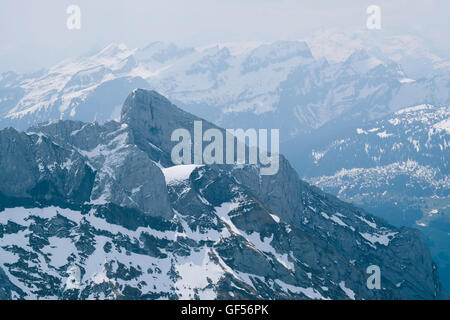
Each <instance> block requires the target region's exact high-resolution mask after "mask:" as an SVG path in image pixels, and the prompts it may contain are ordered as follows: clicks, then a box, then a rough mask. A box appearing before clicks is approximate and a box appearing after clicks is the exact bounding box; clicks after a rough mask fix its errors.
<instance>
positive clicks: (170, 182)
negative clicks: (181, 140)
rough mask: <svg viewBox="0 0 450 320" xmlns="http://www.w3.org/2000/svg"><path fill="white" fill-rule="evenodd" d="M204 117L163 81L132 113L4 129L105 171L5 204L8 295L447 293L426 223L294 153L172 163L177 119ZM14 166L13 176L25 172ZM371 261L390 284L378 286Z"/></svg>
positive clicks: (1, 277)
mask: <svg viewBox="0 0 450 320" xmlns="http://www.w3.org/2000/svg"><path fill="white" fill-rule="evenodd" d="M179 115H181V116H180V117H178V116H179ZM193 120H198V119H196V118H195V117H193V116H190V115H188V114H186V113H183V112H182V111H180V110H178V109H176V107H175V106H173V105H171V104H170V103H169V102H168V101H167V100H165V99H163V98H162V97H161V96H159V95H158V94H156V93H155V92H149V91H144V90H136V91H134V92H133V93H132V94H131V95H130V96H129V98H128V99H127V102H126V104H125V106H124V109H123V113H122V121H121V122H120V123H119V122H114V121H113V122H108V123H106V124H105V125H98V124H83V123H81V122H71V121H59V122H55V123H49V124H45V125H41V126H38V127H35V128H33V129H31V131H32V132H34V133H31V132H29V133H27V134H25V133H17V132H14V134H11V133H10V131H8V130H6V131H2V132H1V133H0V141H2V145H3V143H5V144H6V143H7V142H9V143H11V142H10V139H13V138H11V137H16V136H20V137H22V139H23V140H27V139H33V137H35V138H37V137H41V138H42V139H43V141H47V140H48V141H49V144H50V143H51V145H52V146H53V145H58V146H60V148H62V149H64V150H68V151H67V152H71V154H74V155H76V157H80V159H81V160H82V161H84V163H85V164H87V167H88V168H92V170H93V172H94V174H95V177H94V181H93V186H92V188H91V189H90V190H91V191H90V193H89V200H88V201H85V202H83V203H80V204H79V205H78V206H77V207H75V206H73V205H72V206H71V207H70V209H68V208H67V207H68V204H67V203H66V202H58V203H52V201H53V200H54V199H53V198H49V199H48V202H47V203H46V205H45V206H43V205H42V204H38V203H34V204H33V203H32V204H28V205H27V208H28V209H27V208H24V207H23V205H14V206H10V205H7V204H5V205H4V206H5V207H7V208H6V209H5V210H3V211H1V212H0V284H1V288H2V289H1V290H0V298H7V299H8V298H27V299H32V298H39V297H40V298H43V297H45V298H68V299H87V298H97V299H103V298H111V299H121V298H125V299H155V298H166V299H195V298H201V299H213V298H219V299H223V298H231V299H243V298H246V299H408V298H409V299H436V298H438V299H441V298H445V297H446V295H445V292H444V291H443V289H442V288H441V286H440V283H439V279H438V275H437V270H436V267H435V265H434V263H433V261H432V260H431V258H430V254H429V252H428V249H427V248H426V246H425V245H424V241H423V239H422V237H421V236H420V234H419V233H418V232H416V231H413V230H410V229H396V228H393V227H391V226H389V225H388V224H386V223H385V222H383V221H382V220H380V219H377V218H375V217H373V216H371V215H370V214H368V213H365V212H364V211H363V210H360V209H357V208H354V207H353V206H351V205H349V204H346V203H343V202H341V201H339V200H337V199H336V198H334V197H332V196H330V195H327V194H325V193H323V192H321V191H319V190H318V189H316V188H313V187H310V186H309V185H308V184H306V183H304V182H302V181H301V180H299V179H298V176H297V175H296V173H295V171H294V170H293V169H292V168H291V167H290V165H289V163H288V162H287V161H286V160H285V159H284V158H281V161H280V170H279V172H278V174H276V175H274V176H261V175H260V174H259V169H258V167H257V166H246V165H213V166H204V165H181V166H166V167H164V164H163V162H162V161H161V159H163V157H167V156H168V155H169V154H170V149H167V148H168V147H170V144H169V143H168V140H167V139H170V130H172V128H174V127H176V128H179V127H180V126H179V125H180V124H185V125H186V126H188V127H191V126H192V123H189V122H190V121H193ZM166 126H167V127H166ZM168 132H169V135H168V136H167V135H166V134H167V133H168ZM145 139H148V141H146V140H145ZM144 142H147V145H148V142H150V143H151V144H152V146H151V148H153V149H156V150H158V149H159V153H158V154H157V155H156V156H155V157H154V155H153V154H152V153H151V152H148V149H147V147H143V143H144ZM157 143H159V144H157ZM23 154H26V153H23ZM31 154H32V155H33V156H34V155H35V153H31ZM2 156H3V155H2ZM2 159H3V157H2ZM2 159H0V161H4V160H2ZM29 160H30V161H31V163H33V162H36V161H37V159H36V158H35V157H31V158H30V159H29ZM52 160H53V158H52ZM81 160H80V161H81ZM6 168H7V170H4V169H0V170H2V171H1V174H2V175H3V176H7V175H8V174H11V173H12V172H14V171H13V169H11V168H12V167H11V166H9V167H6ZM67 183H70V182H67ZM7 187H8V186H7V185H5V187H4V188H5V189H8V188H7ZM5 191H7V190H5ZM62 248H63V249H62ZM411 248H412V249H413V250H412V249H411ZM373 264H375V265H378V266H379V267H380V268H381V283H382V288H381V289H380V290H369V289H368V288H367V287H366V280H367V277H368V276H369V275H368V274H366V268H367V267H368V266H369V265H373ZM74 267H76V268H78V270H79V275H80V277H79V279H75V278H74V277H75V276H74V274H75V275H76V274H77V272H75V273H73V272H72V271H70V270H73V268H74Z"/></svg>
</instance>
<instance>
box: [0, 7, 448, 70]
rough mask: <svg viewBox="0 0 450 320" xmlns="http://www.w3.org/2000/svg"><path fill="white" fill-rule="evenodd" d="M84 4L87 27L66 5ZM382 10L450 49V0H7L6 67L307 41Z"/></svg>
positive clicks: (2, 46) (2, 54) (1, 18)
mask: <svg viewBox="0 0 450 320" xmlns="http://www.w3.org/2000/svg"><path fill="white" fill-rule="evenodd" d="M71 4H75V5H78V6H79V7H80V8H81V30H72V31H69V30H68V29H67V27H66V20H67V18H68V14H67V13H66V9H67V7H68V6H69V5H71ZM371 4H375V5H378V6H380V7H381V10H382V11H381V14H382V16H381V18H382V30H381V31H380V32H396V30H398V29H402V30H413V31H415V32H417V33H419V34H421V35H422V36H424V37H426V38H427V39H429V40H431V41H433V42H434V43H435V45H436V46H439V48H442V49H445V50H449V49H450V40H449V38H448V31H449V30H450V1H449V0H378V1H377V0H371V1H367V0H339V1H336V0H309V1H303V0H160V1H152V0H71V1H66V0H39V1H31V0H1V4H0V72H3V71H6V70H14V71H17V72H25V71H26V72H29V71H34V70H37V69H40V68H43V67H48V66H49V65H51V64H53V63H56V62H58V61H60V60H62V59H64V58H69V57H76V56H79V55H80V54H82V53H85V52H87V51H90V50H92V49H98V48H101V47H104V46H105V45H106V44H108V43H111V42H123V43H125V44H126V45H127V46H129V47H131V48H133V47H142V46H145V45H146V44H148V43H150V42H152V41H156V40H162V41H174V42H177V43H180V44H184V45H206V44H211V43H214V42H218V41H239V40H262V41H272V40H280V39H301V38H304V37H306V36H308V35H309V34H310V33H311V32H312V31H314V30H317V29H320V28H336V29H339V28H362V27H364V26H365V24H366V19H367V14H366V8H367V7H368V6H369V5H371ZM449 51H450V50H449Z"/></svg>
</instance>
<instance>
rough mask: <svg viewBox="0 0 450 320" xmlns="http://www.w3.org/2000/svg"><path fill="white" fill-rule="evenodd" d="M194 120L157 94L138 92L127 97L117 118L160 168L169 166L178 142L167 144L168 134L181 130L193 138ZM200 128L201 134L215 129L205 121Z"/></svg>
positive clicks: (145, 91) (169, 139) (144, 91)
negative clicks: (125, 125) (126, 126)
mask: <svg viewBox="0 0 450 320" xmlns="http://www.w3.org/2000/svg"><path fill="white" fill-rule="evenodd" d="M195 120H199V118H197V117H195V116H193V115H191V114H189V113H187V112H185V111H183V110H181V109H179V108H177V107H176V106H175V105H173V104H172V103H171V102H170V101H169V100H167V99H166V98H165V97H164V96H162V95H160V94H159V93H157V92H155V91H148V90H142V89H136V90H134V91H133V92H132V93H131V94H130V95H129V96H128V98H127V99H126V101H125V103H124V106H123V109H122V115H121V123H124V124H127V125H128V126H129V127H130V130H131V131H132V132H133V137H134V142H135V143H136V145H137V146H139V148H140V149H142V150H144V151H145V152H147V153H148V154H149V156H150V157H152V159H154V160H155V161H160V162H161V164H162V165H164V166H170V165H173V163H172V159H171V156H170V153H171V152H170V151H171V150H172V148H173V146H174V145H175V144H176V143H178V142H177V141H176V142H174V141H171V135H172V132H173V131H174V130H176V129H180V128H182V129H186V130H188V131H189V132H190V134H191V137H194V121H195ZM202 126H203V130H204V131H205V130H208V129H210V128H217V129H218V127H217V126H215V125H213V124H212V123H210V122H207V121H202ZM220 130H221V131H223V129H220ZM223 132H224V131H223ZM224 134H225V133H224Z"/></svg>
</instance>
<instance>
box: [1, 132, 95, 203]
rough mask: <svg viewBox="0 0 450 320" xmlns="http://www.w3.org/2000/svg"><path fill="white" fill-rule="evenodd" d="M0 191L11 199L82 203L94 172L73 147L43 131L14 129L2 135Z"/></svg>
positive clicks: (87, 197) (90, 186)
mask: <svg viewBox="0 0 450 320" xmlns="http://www.w3.org/2000/svg"><path fill="white" fill-rule="evenodd" d="M0 145H1V151H0V165H1V167H2V169H1V170H0V179H1V181H0V194H1V195H2V196H4V197H6V198H5V199H8V198H9V201H19V202H21V201H22V202H24V201H25V202H26V201H31V200H33V201H37V202H40V203H46V202H47V203H50V202H52V201H53V202H54V203H55V202H68V203H78V204H79V203H83V202H84V201H87V200H89V194H90V191H91V189H92V185H93V179H94V173H93V172H92V170H91V168H90V167H89V166H88V165H87V164H86V162H85V161H84V159H83V158H82V156H81V155H80V154H79V153H78V152H76V151H75V150H73V149H67V148H64V147H61V146H59V145H58V144H55V143H54V142H52V141H51V140H50V139H48V138H46V137H45V136H42V135H40V134H33V133H30V134H28V135H27V134H25V133H19V132H17V131H16V130H14V129H6V130H3V131H2V132H1V134H0Z"/></svg>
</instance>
